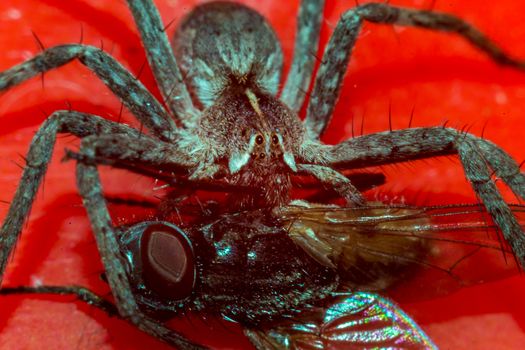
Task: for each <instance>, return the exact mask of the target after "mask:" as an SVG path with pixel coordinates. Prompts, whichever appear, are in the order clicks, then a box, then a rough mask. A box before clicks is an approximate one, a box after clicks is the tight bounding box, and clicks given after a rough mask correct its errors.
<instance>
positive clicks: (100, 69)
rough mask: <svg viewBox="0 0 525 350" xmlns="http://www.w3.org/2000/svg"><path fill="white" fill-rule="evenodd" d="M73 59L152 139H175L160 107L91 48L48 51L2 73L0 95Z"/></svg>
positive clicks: (173, 129)
mask: <svg viewBox="0 0 525 350" xmlns="http://www.w3.org/2000/svg"><path fill="white" fill-rule="evenodd" d="M74 59H78V60H79V61H80V62H81V63H82V64H84V65H85V66H86V67H87V68H89V69H90V70H91V71H92V72H93V73H95V74H96V75H97V76H98V77H99V78H100V79H102V81H103V82H104V84H106V85H107V87H108V88H109V89H110V90H111V91H112V92H113V93H114V94H115V95H116V96H117V97H119V98H120V99H121V100H122V102H123V103H124V105H125V106H126V107H127V108H128V109H129V110H130V111H131V112H133V114H134V115H135V116H136V117H137V118H138V119H139V120H140V121H141V122H142V123H143V124H144V125H145V126H146V127H147V128H148V129H149V130H150V131H151V132H152V133H153V134H154V135H155V136H157V137H159V138H160V139H162V140H165V141H169V140H171V139H172V138H173V137H174V134H175V132H176V130H177V126H176V125H175V123H174V122H173V120H172V119H171V118H170V116H169V115H168V114H167V113H166V111H165V110H164V108H163V107H162V105H161V104H160V103H159V102H158V101H157V100H156V99H155V98H154V97H153V95H151V93H150V92H149V91H148V90H147V89H146V88H145V87H144V85H142V83H140V82H139V81H138V80H137V79H135V77H133V75H132V74H131V73H130V72H128V71H127V70H126V69H125V68H124V67H123V66H122V65H121V64H120V63H119V62H117V61H116V60H115V59H114V58H113V57H111V56H109V55H108V54H107V53H105V52H104V51H102V50H100V49H98V48H96V47H93V46H85V45H75V44H71V45H60V46H55V47H52V48H49V49H47V50H46V51H44V52H42V53H40V54H38V55H36V56H35V57H33V58H32V59H30V60H29V61H26V62H24V63H21V64H19V65H17V66H14V67H13V68H11V69H8V70H6V71H4V72H1V73H0V91H2V90H7V89H9V88H11V87H13V86H15V85H18V84H20V83H22V82H24V81H26V80H28V79H30V78H32V77H34V76H36V75H38V74H40V73H45V72H47V71H49V70H51V69H54V68H58V67H60V66H63V65H65V64H67V63H69V62H71V61H72V60H74Z"/></svg>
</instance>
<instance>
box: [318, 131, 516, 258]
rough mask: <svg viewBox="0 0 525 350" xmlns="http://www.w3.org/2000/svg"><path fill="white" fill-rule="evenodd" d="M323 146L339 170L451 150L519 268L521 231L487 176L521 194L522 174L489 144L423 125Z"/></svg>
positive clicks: (405, 159)
mask: <svg viewBox="0 0 525 350" xmlns="http://www.w3.org/2000/svg"><path fill="white" fill-rule="evenodd" d="M326 150H327V152H328V153H329V156H330V157H331V158H332V161H331V165H332V166H333V167H335V168H339V169H355V168H360V167H369V166H376V165H384V164H392V163H397V162H405V161H411V160H416V159H422V158H431V157H436V156H443V155H450V154H457V155H458V157H459V159H460V160H461V163H462V165H463V168H464V170H465V175H466V177H467V179H468V181H469V182H470V184H471V185H472V187H473V189H474V191H475V193H476V195H477V196H478V197H479V198H480V199H481V201H482V202H483V204H484V205H485V207H486V208H487V211H488V212H489V214H490V216H491V217H492V219H493V220H494V222H495V223H496V225H497V226H498V227H499V228H500V229H501V231H502V232H503V236H504V237H505V239H506V240H507V242H508V243H509V244H510V246H511V247H512V249H513V252H514V254H515V255H516V257H517V258H518V260H519V262H520V264H521V266H522V267H523V268H525V234H524V232H523V229H522V228H521V226H520V224H519V223H518V221H517V219H516V217H515V216H514V214H512V211H511V210H510V208H509V206H508V204H507V203H506V202H505V201H504V199H503V198H502V196H501V194H500V193H499V191H498V189H497V187H496V184H495V183H494V181H493V180H492V175H493V174H494V175H496V176H499V177H500V178H502V179H503V181H504V182H505V183H506V184H507V185H508V186H509V187H510V188H511V189H512V191H513V192H514V193H515V194H517V195H518V196H520V197H521V198H525V185H524V184H525V175H524V174H522V173H521V172H520V169H519V165H518V164H517V163H516V162H515V161H514V160H512V158H511V157H510V156H508V155H507V154H506V153H505V152H504V151H503V150H501V149H500V148H499V147H498V146H496V145H494V144H493V143H491V142H489V141H487V140H484V139H481V138H479V137H476V136H474V135H472V134H468V133H462V132H459V131H458V130H455V129H452V128H443V127H429V128H413V129H404V130H395V131H387V132H381V133H375V134H370V135H364V136H360V137H356V138H351V139H348V140H346V141H343V142H341V143H339V144H337V145H334V146H331V147H329V148H327V149H326ZM489 168H492V171H493V172H491V171H490V170H489Z"/></svg>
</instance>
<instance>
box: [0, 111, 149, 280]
mask: <svg viewBox="0 0 525 350" xmlns="http://www.w3.org/2000/svg"><path fill="white" fill-rule="evenodd" d="M57 133H71V134H73V135H75V136H78V137H86V136H89V135H97V134H104V133H113V134H116V133H119V134H121V135H134V136H135V137H138V136H139V131H137V130H134V129H132V128H130V127H127V126H125V125H122V124H118V123H115V122H111V121H108V120H105V119H103V118H101V117H97V116H95V115H91V114H85V113H80V112H73V111H57V112H55V113H53V114H52V115H51V116H50V117H49V118H48V119H46V121H45V122H44V123H43V124H42V126H40V128H39V129H38V131H37V132H36V134H35V136H34V137H33V141H32V142H31V145H30V147H29V151H28V152H27V156H26V165H25V167H24V171H23V174H22V178H21V180H20V183H19V185H18V188H17V190H16V193H15V195H14V197H13V200H12V201H11V205H10V207H9V211H8V213H7V216H6V217H5V221H4V223H3V225H2V228H1V230H0V247H1V249H0V282H1V281H2V277H3V274H4V271H5V267H6V264H7V261H8V258H9V255H10V253H11V250H12V249H13V246H14V245H15V243H16V241H17V238H18V236H19V234H20V232H21V230H22V226H23V224H24V221H25V219H26V217H27V215H28V213H29V210H30V209H31V206H32V204H33V201H34V199H35V195H36V192H37V190H38V188H39V186H40V183H41V181H42V178H43V176H44V174H45V172H46V169H47V165H48V163H49V160H50V159H51V155H52V153H53V148H54V146H55V140H56V135H57Z"/></svg>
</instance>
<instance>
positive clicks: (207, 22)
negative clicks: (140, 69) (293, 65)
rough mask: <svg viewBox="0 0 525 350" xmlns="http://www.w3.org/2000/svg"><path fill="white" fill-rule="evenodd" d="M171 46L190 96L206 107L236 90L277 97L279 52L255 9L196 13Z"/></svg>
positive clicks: (217, 6)
mask: <svg viewBox="0 0 525 350" xmlns="http://www.w3.org/2000/svg"><path fill="white" fill-rule="evenodd" d="M173 46H174V51H175V55H176V57H177V60H178V61H179V64H180V66H181V69H182V71H183V75H184V76H185V77H186V79H187V81H188V83H189V85H190V90H191V93H192V94H193V97H194V99H195V100H196V102H198V103H199V104H201V105H202V106H203V107H209V106H210V105H212V104H213V103H214V102H215V100H216V99H217V97H218V96H219V95H220V94H221V93H222V92H223V91H224V90H225V89H227V88H229V87H231V86H232V85H240V86H248V87H252V88H254V89H256V90H261V91H264V92H266V93H269V94H271V95H275V94H276V93H277V90H278V86H279V81H280V75H281V70H282V63H283V55H282V51H281V47H280V45H279V42H278V40H277V37H276V35H275V33H274V31H273V30H272V28H271V27H270V26H269V24H268V23H267V22H266V20H265V19H264V18H263V17H262V16H261V15H260V14H258V13H257V12H255V11H254V10H252V9H249V8H247V7H245V6H242V5H239V4H236V3H229V2H212V3H208V4H204V5H201V6H199V7H196V8H195V9H194V10H193V11H192V12H191V13H190V14H189V15H188V16H187V17H186V19H185V20H184V21H183V22H182V24H181V25H180V27H179V29H178V30H177V32H176V34H175V36H174V38H173Z"/></svg>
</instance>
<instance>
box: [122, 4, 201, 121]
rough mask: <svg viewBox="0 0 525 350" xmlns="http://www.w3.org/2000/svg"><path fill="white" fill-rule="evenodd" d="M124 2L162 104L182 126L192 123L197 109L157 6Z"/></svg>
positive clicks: (196, 116) (197, 111)
mask: <svg viewBox="0 0 525 350" xmlns="http://www.w3.org/2000/svg"><path fill="white" fill-rule="evenodd" d="M127 3H128V6H129V8H130V10H131V13H132V14H133V17H134V18H135V22H136V23H137V28H138V29H139V32H140V35H141V37H142V43H143V45H144V49H145V50H146V56H147V58H148V62H149V64H150V66H151V69H152V70H153V74H154V75H155V80H156V81H157V84H158V86H159V89H160V91H161V93H162V96H163V97H164V100H165V102H166V104H167V105H168V107H169V108H170V110H171V111H172V112H173V113H174V114H175V117H176V118H177V119H178V120H180V121H181V122H182V123H183V124H184V125H193V124H195V121H196V119H197V118H198V117H199V115H200V112H199V110H197V109H196V108H195V107H194V106H193V102H192V101H191V97H190V94H189V92H188V89H187V88H186V84H185V83H184V80H183V77H182V74H181V72H180V70H179V67H178V65H177V61H176V59H175V56H174V55H173V51H172V49H171V47H170V44H169V41H168V37H167V36H166V33H165V31H164V25H163V24H162V20H161V18H160V15H159V12H158V10H157V8H156V7H155V5H153V2H152V1H151V0H146V1H144V0H140V1H139V0H128V1H127Z"/></svg>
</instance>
